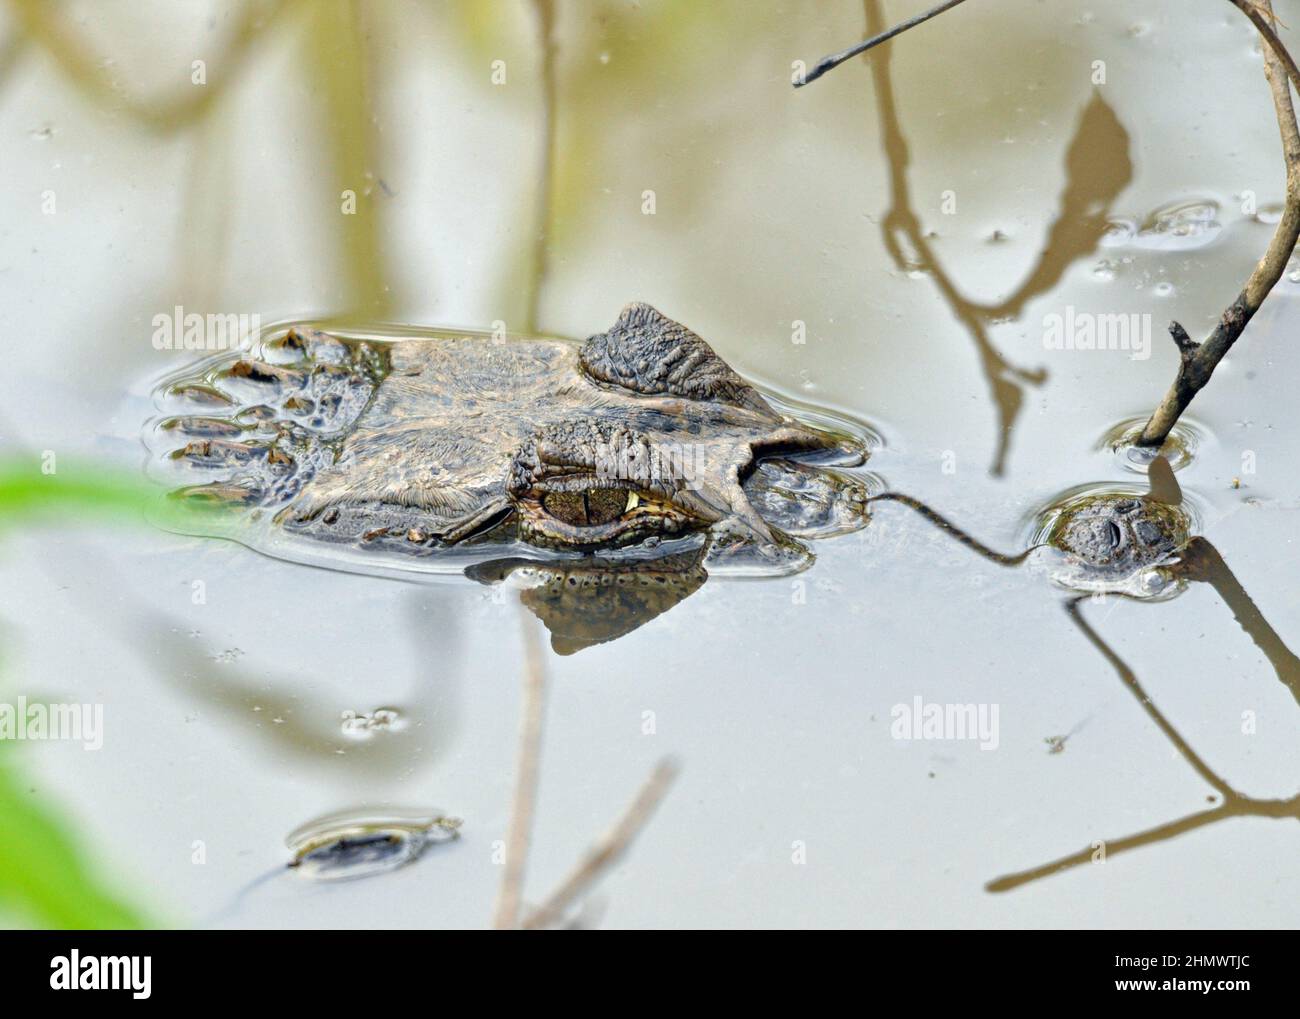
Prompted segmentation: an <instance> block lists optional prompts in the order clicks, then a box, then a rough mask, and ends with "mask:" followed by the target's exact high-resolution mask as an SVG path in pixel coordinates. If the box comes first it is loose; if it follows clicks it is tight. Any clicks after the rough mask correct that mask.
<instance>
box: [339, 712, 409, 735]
mask: <svg viewBox="0 0 1300 1019" xmlns="http://www.w3.org/2000/svg"><path fill="white" fill-rule="evenodd" d="M342 718H343V722H342V726H341V728H342V729H343V735H344V736H349V737H351V738H352V739H369V738H370V737H371V736H373V735H375V734H376V733H381V732H396V731H397V730H399V729H404V728H405V727H406V719H404V718H403V717H402V713H401V712H400V711H398V710H397V709H396V708H375V710H374V711H361V712H359V711H352V710H350V709H349V710H347V711H344V712H343V715H342Z"/></svg>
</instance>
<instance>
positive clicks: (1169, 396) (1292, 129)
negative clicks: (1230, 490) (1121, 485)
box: [1138, 0, 1300, 447]
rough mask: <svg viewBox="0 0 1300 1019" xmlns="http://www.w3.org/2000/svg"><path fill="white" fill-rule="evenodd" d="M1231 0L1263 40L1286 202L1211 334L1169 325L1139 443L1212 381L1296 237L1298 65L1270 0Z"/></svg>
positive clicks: (1299, 211) (1159, 435) (1154, 435)
mask: <svg viewBox="0 0 1300 1019" xmlns="http://www.w3.org/2000/svg"><path fill="white" fill-rule="evenodd" d="M1229 3H1231V4H1232V5H1233V6H1234V7H1236V8H1237V9H1238V10H1240V11H1241V12H1242V13H1243V14H1245V15H1246V17H1248V18H1249V19H1250V21H1251V24H1253V25H1254V26H1255V27H1256V28H1257V29H1258V30H1259V33H1260V35H1261V36H1263V37H1264V40H1265V42H1266V43H1267V45H1266V46H1265V47H1264V74H1265V76H1266V77H1267V78H1268V85H1269V88H1270V89H1271V90H1272V92H1273V107H1274V110H1275V112H1276V114H1277V126H1278V130H1279V132H1280V133H1281V135H1282V154H1283V157H1284V158H1285V160H1286V205H1285V207H1284V209H1283V211H1282V217H1281V219H1279V220H1278V224H1277V229H1276V230H1274V231H1273V239H1272V240H1271V241H1270V242H1269V245H1268V250H1267V251H1265V252H1264V257H1263V258H1261V259H1260V260H1259V264H1257V265H1256V266H1255V269H1254V271H1253V272H1251V274H1250V277H1249V278H1248V279H1247V280H1246V285H1245V286H1244V287H1243V288H1242V290H1241V293H1240V294H1238V295H1237V299H1236V300H1235V301H1233V302H1232V304H1230V305H1228V308H1227V310H1226V311H1225V312H1224V313H1223V315H1222V317H1221V318H1220V319H1219V324H1218V325H1217V326H1215V327H1214V331H1213V332H1212V333H1210V335H1209V338H1208V339H1206V340H1205V342H1203V343H1195V342H1193V341H1192V339H1191V338H1190V337H1189V336H1188V335H1187V331H1186V330H1185V329H1183V327H1182V326H1181V325H1179V324H1178V323H1177V322H1173V323H1171V324H1170V326H1169V332H1170V334H1171V335H1172V336H1173V338H1174V343H1176V344H1177V345H1178V374H1177V375H1176V376H1175V377H1174V382H1173V385H1171V386H1170V387H1169V391H1168V392H1166V393H1165V396H1164V399H1163V400H1161V401H1160V405H1159V406H1158V407H1157V408H1156V410H1155V413H1154V414H1152V415H1151V419H1150V420H1149V421H1148V422H1147V423H1146V426H1145V427H1144V428H1143V429H1142V435H1141V437H1140V438H1139V439H1138V445H1139V446H1156V447H1158V446H1161V445H1163V443H1164V441H1165V439H1166V438H1167V437H1168V435H1169V432H1170V430H1171V429H1172V428H1173V427H1174V424H1175V423H1176V422H1177V421H1178V418H1179V417H1180V416H1181V415H1182V413H1183V411H1185V410H1186V409H1187V405H1188V404H1190V403H1191V402H1192V400H1193V398H1195V396H1196V394H1197V393H1199V392H1200V391H1201V390H1202V389H1203V388H1204V387H1205V384H1206V383H1207V382H1209V381H1210V376H1211V375H1212V374H1214V369H1215V368H1217V367H1218V365H1219V362H1220V361H1222V360H1223V358H1224V356H1225V355H1226V354H1227V353H1228V351H1229V350H1230V349H1232V345H1233V344H1234V343H1236V342H1237V338H1238V337H1239V336H1241V334H1242V332H1243V330H1245V328H1246V324H1247V323H1248V322H1249V321H1250V320H1251V318H1252V317H1254V314H1255V312H1257V311H1258V310H1259V307H1260V305H1262V304H1263V303H1264V298H1266V297H1267V296H1268V294H1269V292H1270V291H1271V290H1272V289H1273V286H1274V285H1275V284H1276V283H1277V281H1278V280H1279V279H1280V278H1281V277H1282V273H1283V272H1284V271H1285V270H1286V266H1287V262H1288V261H1290V259H1291V254H1292V252H1293V251H1294V250H1295V246H1296V241H1297V239H1300V130H1297V127H1296V119H1295V108H1294V107H1293V106H1292V104H1291V87H1290V85H1289V84H1288V79H1290V81H1291V82H1293V83H1294V84H1295V86H1296V88H1297V90H1300V69H1297V67H1296V63H1295V61H1294V60H1292V59H1291V54H1290V53H1288V52H1287V49H1286V47H1285V46H1284V45H1282V41H1281V40H1280V39H1278V37H1277V33H1275V32H1274V31H1273V28H1272V26H1271V25H1270V24H1269V22H1268V20H1266V18H1265V15H1267V18H1269V19H1271V18H1272V17H1273V7H1272V4H1271V2H1270V0H1259V3H1257V4H1256V3H1251V2H1249V0H1229Z"/></svg>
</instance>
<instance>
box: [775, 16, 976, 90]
mask: <svg viewBox="0 0 1300 1019" xmlns="http://www.w3.org/2000/svg"><path fill="white" fill-rule="evenodd" d="M964 2H965V0H944V3H941V4H939V5H938V6H937V7H932V8H930V10H928V11H925V12H924V13H922V14H918V15H917V16H916V17H914V18H908V19H907V20H906V21H904V22H902V23H900V24H897V25H895V26H894V27H893V28H891V29H889V30H888V31H885V32H881V33H880V34H879V35H873V36H872V37H871V38H870V39H867V40H866V41H864V42H860V43H858V44H857V45H856V46H850V47H849V48H848V49H846V50H843V51H842V52H840V53H832V54H831V55H830V56H828V57H822V58H821V60H819V61H817V64H816V66H815V67H813V69H812V70H811V71H809V72H808V73H807V74H805V75H804V76H803V79H802V80H801V81H796V82H795V83H794V87H795V88H802V87H803V86H804V85H807V84H808V83H809V82H814V81H816V80H817V79H818V78H820V77H821V76H822V75H823V74H825V73H826V72H827V71H833V70H834V69H835V68H837V67H839V66H840V64H842V63H844V62H845V61H846V60H852V59H853V58H854V57H856V56H857V55H858V54H859V53H865V52H867V50H869V49H871V48H872V47H873V46H879V45H880V44H881V43H882V42H888V41H889V40H890V39H892V38H894V36H896V35H902V34H903V33H904V32H906V31H907V30H908V29H909V28H915V27H916V26H917V25H920V24H924V23H925V22H927V21H929V20H930V19H931V18H933V17H935V16H936V15H939V14H942V13H943V12H944V11H947V10H951V9H952V8H954V7H956V6H957V5H958V4H959V3H964Z"/></svg>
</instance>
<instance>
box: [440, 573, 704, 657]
mask: <svg viewBox="0 0 1300 1019" xmlns="http://www.w3.org/2000/svg"><path fill="white" fill-rule="evenodd" d="M701 558H702V556H701V554H700V552H698V551H696V552H680V553H675V554H671V555H665V556H660V557H659V558H657V559H646V560H635V559H633V560H627V559H625V560H613V561H609V560H602V559H598V558H595V557H593V558H588V559H579V560H573V561H571V562H567V563H555V562H545V561H540V560H531V559H522V558H514V559H496V560H493V561H491V562H486V563H479V564H477V565H475V566H471V567H470V568H469V569H467V570H466V571H465V573H466V575H468V576H470V577H472V578H473V579H475V580H478V581H481V582H483V583H485V584H495V583H499V582H501V581H504V580H506V579H507V578H509V579H510V580H511V582H512V583H518V585H519V588H520V591H519V599H520V601H522V602H523V603H524V605H526V606H527V607H528V608H529V609H530V610H531V611H532V613H533V614H534V615H535V616H537V618H538V619H540V620H541V621H542V622H543V623H544V624H545V626H546V629H547V630H549V631H550V634H551V647H552V648H553V649H554V651H555V653H556V654H560V655H571V654H573V653H574V652H575V651H581V650H582V649H583V648H587V647H591V646H592V645H593V644H604V643H605V642H606V641H611V640H616V639H618V638H619V637H622V636H623V635H624V634H626V633H630V632H631V631H633V630H635V629H636V628H637V627H638V626H642V625H643V624H645V623H648V622H650V620H652V619H654V618H655V617H656V616H659V615H662V614H663V613H665V612H667V611H668V610H669V609H670V608H672V607H673V606H674V605H676V604H677V603H678V602H680V601H682V600H683V599H684V598H687V597H689V596H690V595H691V594H694V593H695V592H696V591H698V590H699V588H700V585H701V584H703V583H704V581H705V579H706V578H707V574H706V573H705V571H704V567H703V566H702V565H701Z"/></svg>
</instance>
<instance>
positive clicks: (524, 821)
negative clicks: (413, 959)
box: [492, 609, 546, 930]
mask: <svg viewBox="0 0 1300 1019" xmlns="http://www.w3.org/2000/svg"><path fill="white" fill-rule="evenodd" d="M520 619H521V621H522V624H523V634H524V697H523V712H522V715H521V718H520V723H519V755H518V760H517V761H516V763H515V792H514V798H513V800H512V801H511V805H510V828H509V831H508V832H507V833H506V862H505V873H503V874H502V875H501V890H500V892H499V893H498V894H497V907H496V915H495V916H494V917H493V920H492V926H493V927H495V928H496V929H497V930H514V929H515V928H517V927H518V926H519V904H520V901H521V899H522V896H523V887H524V869H525V867H526V866H527V863H528V846H529V842H530V841H531V839H532V833H533V814H534V812H535V810H536V806H537V771H538V761H539V759H540V757H541V747H542V709H543V707H544V704H545V695H546V670H545V668H544V666H543V664H542V648H541V644H540V643H539V642H538V640H537V630H536V624H535V623H534V622H533V620H532V619H531V618H530V617H529V616H528V615H527V614H526V613H525V612H524V611H523V610H522V609H520Z"/></svg>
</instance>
